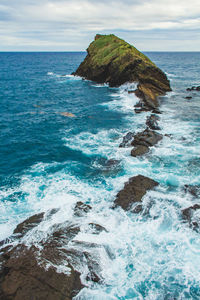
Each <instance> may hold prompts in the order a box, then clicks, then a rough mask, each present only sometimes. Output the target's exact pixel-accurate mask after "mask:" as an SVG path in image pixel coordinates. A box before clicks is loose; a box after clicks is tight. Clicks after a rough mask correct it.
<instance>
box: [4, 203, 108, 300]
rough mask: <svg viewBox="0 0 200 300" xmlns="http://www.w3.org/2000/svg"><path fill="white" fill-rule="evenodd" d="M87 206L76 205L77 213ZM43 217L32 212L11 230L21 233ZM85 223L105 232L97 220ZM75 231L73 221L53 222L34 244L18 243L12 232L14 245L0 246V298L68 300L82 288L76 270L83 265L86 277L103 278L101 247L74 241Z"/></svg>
mask: <svg viewBox="0 0 200 300" xmlns="http://www.w3.org/2000/svg"><path fill="white" fill-rule="evenodd" d="M90 209H91V207H90V206H89V205H86V204H84V203H83V202H78V203H77V205H76V212H77V213H80V212H82V213H87V212H88V211H89V210H90ZM56 211H57V210H55V212H56ZM51 212H52V213H55V212H54V211H53V210H52V211H51ZM51 212H49V213H46V214H45V218H46V216H47V217H48V216H51ZM43 219H44V213H41V214H37V215H34V216H32V217H30V218H28V219H27V220H25V221H24V222H22V223H21V224H19V225H18V226H17V228H16V229H15V231H14V232H15V233H16V234H21V235H22V234H25V233H27V230H31V229H32V228H34V226H35V227H37V225H38V224H39V223H40V222H42V221H43ZM89 225H90V226H91V227H92V230H94V233H95V234H98V233H100V232H102V231H106V229H105V228H104V227H103V226H101V225H99V224H97V223H90V224H89ZM34 232H35V231H34ZM79 232H80V226H79V225H78V224H76V223H72V222H67V221H66V222H63V223H58V224H54V225H53V226H52V227H51V228H50V229H49V231H48V235H47V236H46V237H43V238H41V240H39V239H37V244H34V245H32V246H30V247H27V246H26V245H25V244H23V243H22V239H21V235H20V236H17V235H16V239H15V244H14V246H12V245H8V246H4V248H1V253H0V300H21V299H26V300H32V299H40V300H43V299H48V300H55V299H56V300H71V299H72V298H73V297H74V296H76V295H77V294H78V292H79V291H80V290H81V289H82V288H83V287H84V286H83V284H82V283H81V280H80V275H81V274H80V273H79V272H80V271H81V268H82V266H83V265H84V266H85V267H84V268H86V270H88V273H85V278H87V280H92V281H94V282H99V281H103V278H102V276H101V267H100V259H99V258H100V254H99V252H98V251H99V250H100V249H101V248H102V247H103V246H102V245H99V244H97V243H89V242H88V243H87V242H84V241H80V240H76V236H77V237H78V234H79ZM36 234H37V233H36ZM4 244H5V243H2V244H1V246H3V245H4ZM16 244H17V245H16ZM105 250H106V249H105ZM105 253H106V252H105ZM108 258H109V253H108Z"/></svg>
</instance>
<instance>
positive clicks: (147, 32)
mask: <svg viewBox="0 0 200 300" xmlns="http://www.w3.org/2000/svg"><path fill="white" fill-rule="evenodd" d="M199 28H200V4H199V0H198V1H197V0H191V1H190V2H189V1H185V0H182V1H180V0H174V1H172V0H162V1H158V0H149V1H146V0H141V1H139V0H124V1H122V0H116V1H109V2H108V1H107V0H102V1H101V2H100V1H99V0H98V1H97V0H51V1H49V0H43V1H39V0H35V1H32V0H18V1H16V0H7V1H5V0H1V5H0V38H1V47H2V50H58V51H59V50H66V51H67V50H84V49H85V48H86V47H87V45H88V43H89V41H91V40H92V39H93V36H94V35H95V33H97V32H99V33H115V34H119V35H120V37H122V38H126V39H128V40H129V41H130V42H134V43H135V45H136V46H137V45H139V47H140V46H142V47H143V49H142V50H156V49H157V50H176V49H174V45H175V43H174V41H175V39H174V36H177V35H176V34H175V35H174V33H177V34H178V36H177V39H178V40H179V47H178V48H179V49H182V50H200V41H199V40H200V39H199ZM194 35H195V36H196V41H195V39H194V38H191V37H190V36H194ZM161 37H162V45H161V44H160V41H161ZM178 37H181V39H180V38H178ZM170 41H171V42H170ZM189 41H191V44H190V43H189ZM184 45H185V46H184ZM192 47H195V48H194V49H193V48H192ZM140 49H141V48H140Z"/></svg>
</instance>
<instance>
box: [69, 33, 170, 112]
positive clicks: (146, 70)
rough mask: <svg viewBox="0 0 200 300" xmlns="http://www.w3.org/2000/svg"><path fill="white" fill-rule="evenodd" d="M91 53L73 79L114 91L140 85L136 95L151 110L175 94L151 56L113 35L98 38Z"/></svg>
mask: <svg viewBox="0 0 200 300" xmlns="http://www.w3.org/2000/svg"><path fill="white" fill-rule="evenodd" d="M87 53H88V54H87V56H86V58H85V60H84V61H83V62H82V63H81V64H80V66H79V67H78V69H77V70H76V72H74V73H73V75H77V76H82V77H83V78H86V79H89V80H93V81H96V82H97V83H108V84H109V85H110V86H112V87H116V86H120V85H122V84H123V83H125V82H138V87H137V90H136V91H135V93H136V95H137V96H139V98H141V99H142V101H143V102H144V103H145V104H146V107H148V109H155V108H156V107H157V106H158V101H157V97H158V96H160V95H164V94H165V93H166V92H168V91H171V88H170V83H169V80H168V79H167V77H166V75H165V74H164V73H163V72H162V71H161V70H160V69H159V68H158V67H157V66H156V65H155V64H154V63H153V62H152V61H151V60H150V59H149V58H148V57H147V56H145V55H144V54H142V53H141V52H140V51H138V50H137V49H136V48H135V47H133V46H131V45H130V44H128V43H126V42H125V41H124V40H122V39H120V38H118V37H117V36H115V35H113V34H110V35H100V34H98V35H96V37H95V40H94V41H93V42H92V43H91V44H90V45H89V47H88V49H87Z"/></svg>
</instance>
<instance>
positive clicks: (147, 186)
mask: <svg viewBox="0 0 200 300" xmlns="http://www.w3.org/2000/svg"><path fill="white" fill-rule="evenodd" d="M157 185H158V182H156V181H154V180H153V179H151V178H148V177H145V176H142V175H138V176H134V177H132V178H130V179H129V181H128V182H126V183H125V185H124V188H123V189H122V190H121V191H120V192H119V193H118V194H117V197H116V199H115V201H114V207H117V206H121V207H122V208H123V209H124V210H131V209H132V207H133V205H134V204H136V206H135V207H134V208H133V209H132V211H133V212H139V211H141V209H142V205H141V204H142V197H143V196H144V195H145V194H146V192H147V191H148V190H151V189H153V188H154V187H156V186H157Z"/></svg>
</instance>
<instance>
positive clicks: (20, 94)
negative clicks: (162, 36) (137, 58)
mask: <svg viewBox="0 0 200 300" xmlns="http://www.w3.org/2000/svg"><path fill="white" fill-rule="evenodd" d="M147 55H148V56H149V57H150V58H151V59H152V60H153V61H154V62H155V63H156V64H157V65H158V66H159V67H160V68H161V69H163V70H164V71H165V72H166V73H167V74H168V77H169V79H170V80H171V85H172V88H173V92H171V93H169V94H168V95H167V96H165V97H162V99H161V110H162V112H163V113H162V115H161V121H160V126H161V128H162V133H163V134H168V135H170V136H165V137H164V139H163V140H162V141H161V142H160V144H159V145H158V146H157V147H154V148H152V150H151V152H150V153H149V154H148V155H147V156H145V157H142V158H133V157H131V156H130V149H129V148H125V149H122V148H119V147H118V145H119V144H120V142H121V141H122V137H123V135H124V134H126V133H127V132H128V131H134V132H137V131H140V130H142V129H144V128H145V121H146V116H147V115H148V114H149V113H143V114H135V113H134V109H133V106H134V104H135V103H137V101H138V99H137V98H136V97H135V96H133V94H128V93H127V89H128V88H130V85H128V84H127V85H124V86H122V87H120V88H109V87H108V86H105V85H97V84H95V83H93V82H90V81H83V80H82V79H81V78H75V77H73V76H70V74H71V72H73V71H74V70H75V69H76V68H77V66H78V65H79V63H80V62H81V61H82V60H83V59H84V57H85V53H78V52H77V53H0V99H1V115H0V137H1V144H0V158H1V159H0V238H1V239H4V238H5V237H7V236H9V235H10V234H11V233H12V230H13V229H14V228H15V226H16V225H17V224H18V223H19V222H21V221H22V220H24V219H25V218H26V217H28V216H30V215H32V214H34V213H38V212H40V211H47V210H49V209H51V208H55V207H58V208H60V210H59V212H58V213H57V214H55V216H54V218H53V219H51V220H49V221H48V222H47V224H46V225H45V226H44V228H45V230H43V232H42V233H41V231H40V233H38V234H36V235H35V236H34V237H33V236H32V237H31V238H30V237H27V240H25V242H26V243H37V242H39V241H40V240H41V239H44V238H45V237H46V235H47V233H48V230H50V228H51V226H52V225H53V224H55V223H59V222H60V221H61V220H62V221H63V220H66V221H72V220H73V216H72V211H73V207H74V205H75V203H76V202H77V201H83V202H85V203H88V204H90V205H91V206H92V207H93V210H92V212H91V213H90V214H89V215H88V216H87V217H86V219H84V220H81V221H80V222H82V223H81V226H82V227H81V228H82V230H81V233H80V234H79V235H78V236H77V237H76V240H77V239H78V240H80V241H87V242H96V243H97V244H99V245H101V247H102V249H101V251H100V253H99V256H100V261H101V268H102V276H103V277H104V278H105V281H104V283H103V284H92V283H91V284H90V285H89V286H88V288H85V289H83V291H82V292H81V293H80V294H79V296H78V299H94V300H97V299H101V300H102V299H106V300H107V299H108V300H109V299H120V300H122V299H150V300H154V299H155V300H157V299H158V300H159V299H199V298H200V288H199V278H200V269H199V267H198V266H199V265H200V250H199V249H200V247H199V246H200V238H199V233H198V232H195V231H193V230H192V229H190V228H189V226H188V224H185V223H183V220H182V218H181V209H183V208H186V207H189V206H191V205H193V204H195V203H198V201H199V200H198V199H194V198H192V196H190V195H188V194H185V193H184V192H183V186H184V185H185V184H199V183H200V158H199V153H200V143H199V142H200V126H199V125H200V93H198V92H186V88H187V87H191V86H193V85H200V79H199V78H200V53H159V52H154V53H147ZM133 86H134V85H133ZM188 95H192V99H191V100H187V99H185V97H186V96H188ZM66 112H68V113H72V114H74V117H67V116H65V115H63V113H66ZM109 159H114V160H118V161H119V164H117V165H116V166H112V167H108V164H107V160H109ZM137 174H142V175H145V176H149V177H151V178H153V179H155V180H157V181H158V182H159V183H160V186H159V187H158V188H157V189H156V191H151V192H149V193H148V194H147V195H146V196H145V199H144V203H145V211H146V213H145V214H143V215H141V214H139V215H133V214H130V213H125V212H124V211H122V210H121V209H117V210H115V211H113V210H111V209H110V206H111V205H112V203H113V200H114V199H115V195H116V193H117V192H118V191H119V190H120V189H121V188H122V187H123V185H124V182H125V181H127V180H128V178H129V177H131V176H134V175H137ZM197 217H198V216H197ZM88 222H95V223H98V224H100V225H102V226H104V227H105V228H106V229H107V230H108V232H102V233H101V234H100V235H96V236H94V235H92V234H91V233H88V231H87V230H86V229H85V224H86V223H88ZM106 247H107V248H108V247H109V249H110V252H111V253H112V258H111V257H109V256H108V255H107V253H106V252H105V251H104V249H105V248H106ZM82 272H83V273H84V270H82ZM83 280H84V278H83Z"/></svg>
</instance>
